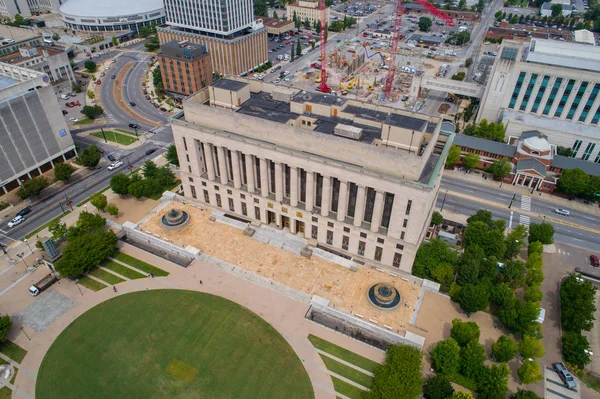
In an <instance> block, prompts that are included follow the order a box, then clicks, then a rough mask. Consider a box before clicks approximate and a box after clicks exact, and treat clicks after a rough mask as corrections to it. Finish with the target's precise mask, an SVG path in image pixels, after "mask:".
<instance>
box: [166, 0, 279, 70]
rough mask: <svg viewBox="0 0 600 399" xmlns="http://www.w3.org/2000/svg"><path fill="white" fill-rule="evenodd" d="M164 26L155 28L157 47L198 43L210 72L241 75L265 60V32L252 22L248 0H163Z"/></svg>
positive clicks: (251, 11)
mask: <svg viewBox="0 0 600 399" xmlns="http://www.w3.org/2000/svg"><path fill="white" fill-rule="evenodd" d="M165 11H166V14H167V25H168V26H162V27H159V28H158V39H159V42H160V43H161V44H163V43H167V42H170V41H172V40H177V41H184V40H187V41H189V42H191V43H197V44H202V45H204V46H206V49H207V50H208V52H209V53H210V56H211V57H210V58H211V62H212V69H213V71H214V72H216V73H218V74H220V75H222V76H224V75H241V74H242V73H245V72H249V71H251V70H253V69H254V68H257V67H258V66H259V65H262V64H264V63H266V62H267V61H269V48H268V45H267V29H266V28H265V27H264V26H263V24H262V20H260V19H258V20H256V21H255V20H254V17H253V2H252V0H208V1H195V0H165Z"/></svg>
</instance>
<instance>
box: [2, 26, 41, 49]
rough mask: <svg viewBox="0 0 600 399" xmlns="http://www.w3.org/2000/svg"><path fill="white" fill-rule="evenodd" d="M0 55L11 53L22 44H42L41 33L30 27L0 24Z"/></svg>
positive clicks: (32, 45) (22, 45)
mask: <svg viewBox="0 0 600 399" xmlns="http://www.w3.org/2000/svg"><path fill="white" fill-rule="evenodd" d="M0 37H1V39H0V56H3V55H6V54H12V53H14V52H17V51H19V48H21V47H24V46H29V47H37V46H42V45H44V39H43V38H42V35H41V34H39V33H36V32H33V31H31V30H30V29H23V28H16V27H12V26H8V25H0Z"/></svg>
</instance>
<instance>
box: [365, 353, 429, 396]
mask: <svg viewBox="0 0 600 399" xmlns="http://www.w3.org/2000/svg"><path fill="white" fill-rule="evenodd" d="M421 362H422V359H421V351H420V350H419V349H417V348H415V347H412V346H408V345H394V346H392V347H390V348H389V349H388V351H387V353H386V360H385V364H384V365H382V366H379V367H377V369H375V373H374V374H375V378H374V379H373V385H372V386H371V391H369V392H366V393H365V395H364V397H365V398H367V399H385V398H395V399H416V398H417V397H418V396H419V395H421V390H422V387H423V377H422V376H421V368H422V366H421Z"/></svg>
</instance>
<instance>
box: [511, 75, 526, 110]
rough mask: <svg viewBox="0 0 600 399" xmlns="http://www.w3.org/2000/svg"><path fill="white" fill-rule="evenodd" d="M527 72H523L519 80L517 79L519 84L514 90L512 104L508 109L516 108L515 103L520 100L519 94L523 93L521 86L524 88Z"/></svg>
mask: <svg viewBox="0 0 600 399" xmlns="http://www.w3.org/2000/svg"><path fill="white" fill-rule="evenodd" d="M525 75H527V74H526V73H525V72H521V73H520V74H519V79H517V83H516V84H515V88H514V90H513V94H512V97H511V98H510V102H509V104H508V108H511V109H512V108H514V107H515V103H516V102H517V98H519V93H520V92H521V86H523V81H524V80H525Z"/></svg>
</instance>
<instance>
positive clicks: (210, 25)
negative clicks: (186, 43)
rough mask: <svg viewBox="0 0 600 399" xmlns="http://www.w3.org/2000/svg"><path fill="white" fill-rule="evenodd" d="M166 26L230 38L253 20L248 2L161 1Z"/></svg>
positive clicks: (213, 0) (207, 0) (214, 0)
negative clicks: (229, 36) (165, 14)
mask: <svg viewBox="0 0 600 399" xmlns="http://www.w3.org/2000/svg"><path fill="white" fill-rule="evenodd" d="M164 3H165V11H166V13H167V24H169V25H171V26H173V27H178V28H182V29H192V30H195V31H200V32H204V33H212V34H216V35H224V36H228V35H232V34H234V33H236V32H239V31H241V30H244V29H246V28H250V27H251V26H252V22H253V21H254V9H253V1H252V0H203V1H198V0H164Z"/></svg>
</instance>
